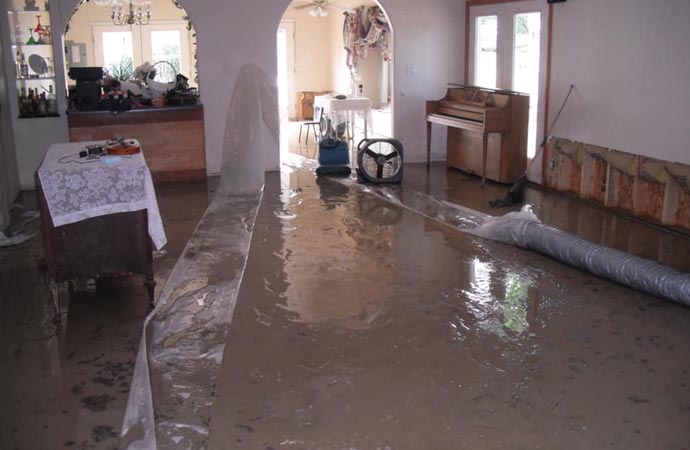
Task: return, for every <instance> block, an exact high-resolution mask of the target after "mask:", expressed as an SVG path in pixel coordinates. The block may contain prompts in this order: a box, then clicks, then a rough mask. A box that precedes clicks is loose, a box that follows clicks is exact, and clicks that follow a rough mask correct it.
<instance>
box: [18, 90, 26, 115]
mask: <svg viewBox="0 0 690 450" xmlns="http://www.w3.org/2000/svg"><path fill="white" fill-rule="evenodd" d="M24 101H26V88H21V89H20V91H19V109H20V110H21V108H22V106H23V105H24Z"/></svg>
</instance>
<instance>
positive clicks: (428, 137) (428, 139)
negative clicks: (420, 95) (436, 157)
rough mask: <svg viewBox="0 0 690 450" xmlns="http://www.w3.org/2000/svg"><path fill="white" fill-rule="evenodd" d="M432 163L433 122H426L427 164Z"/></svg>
mask: <svg viewBox="0 0 690 450" xmlns="http://www.w3.org/2000/svg"><path fill="white" fill-rule="evenodd" d="M430 163H431V122H429V121H427V123H426V166H427V167H429V164H430Z"/></svg>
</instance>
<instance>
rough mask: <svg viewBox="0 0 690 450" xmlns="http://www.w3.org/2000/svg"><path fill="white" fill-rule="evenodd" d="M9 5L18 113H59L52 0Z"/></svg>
mask: <svg viewBox="0 0 690 450" xmlns="http://www.w3.org/2000/svg"><path fill="white" fill-rule="evenodd" d="M7 6H8V10H7V21H8V25H9V27H8V28H9V35H10V39H9V41H10V43H11V44H10V49H11V51H10V55H11V56H12V58H13V60H14V65H13V67H14V79H15V80H16V83H15V88H16V92H15V95H16V97H17V99H18V103H17V109H18V114H17V115H18V116H19V117H20V118H42V117H51V116H52V117H55V116H58V107H57V87H56V78H55V59H54V54H53V29H52V25H51V21H50V3H49V0H11V1H9V2H8V5H7Z"/></svg>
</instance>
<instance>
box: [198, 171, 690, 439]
mask: <svg viewBox="0 0 690 450" xmlns="http://www.w3.org/2000/svg"><path fill="white" fill-rule="evenodd" d="M689 349H690V310H689V309H688V308H685V307H682V306H678V305H675V304H671V303H669V302H667V301H664V300H660V299H657V298H654V297H651V296H648V295H645V294H641V293H638V292H635V291H632V290H630V289H627V288H625V287H622V286H619V285H616V284H612V283H610V282H607V281H604V280H601V279H598V278H595V277H592V276H590V275H587V274H585V273H583V272H581V271H578V270H575V269H572V268H569V267H567V266H564V265H562V264H559V263H556V262H554V261H551V260H549V259H547V258H545V257H542V256H539V255H536V254H534V253H530V252H527V251H523V250H520V249H515V248H511V247H507V246H504V245H501V244H495V243H489V242H485V241H481V240H479V239H475V238H471V237H469V236H466V235H463V234H461V233H459V232H457V231H456V230H451V229H448V228H446V227H444V226H441V225H439V224H438V223H437V222H434V221H432V220H429V219H424V218H423V217H421V216H419V215H416V214H414V213H411V212H409V211H403V210H401V209H398V208H397V207H395V206H392V205H391V204H389V203H386V202H384V201H381V200H378V199H375V198H372V197H371V196H367V195H366V194H364V193H362V192H358V191H356V190H352V191H351V190H348V189H347V188H344V187H343V186H341V185H338V184H335V183H332V182H326V183H319V184H317V183H316V182H315V180H314V178H313V176H311V175H310V174H304V173H298V172H293V173H291V174H283V178H282V180H279V179H278V175H273V176H269V178H268V180H267V187H266V191H265V195H264V200H263V204H262V206H261V208H260V211H259V215H258V218H257V223H256V226H255V231H254V237H253V241H252V247H251V249H250V254H249V259H248V265H247V269H246V272H245V278H244V281H243V283H242V286H241V290H240V294H239V298H238V303H237V307H236V309H235V313H234V319H233V323H232V325H231V329H230V333H229V337H228V341H227V347H226V350H225V358H224V362H223V367H222V369H221V374H220V376H219V382H218V386H217V398H216V400H215V403H214V406H213V412H212V416H211V417H212V418H211V434H210V448H211V449H231V448H232V449H283V448H287V449H305V450H306V449H321V450H326V449H334V450H335V449H337V450H346V449H348V450H349V449H457V448H468V449H484V448H486V449H497V448H506V449H522V448H525V449H526V448H543V449H552V448H567V449H592V448H626V449H632V448H635V449H638V448H639V449H650V448H659V449H661V448H664V449H682V448H688V445H690V444H689V443H690V426H688V425H689V424H690V376H689V371H690V359H688V358H687V355H688V350H689Z"/></svg>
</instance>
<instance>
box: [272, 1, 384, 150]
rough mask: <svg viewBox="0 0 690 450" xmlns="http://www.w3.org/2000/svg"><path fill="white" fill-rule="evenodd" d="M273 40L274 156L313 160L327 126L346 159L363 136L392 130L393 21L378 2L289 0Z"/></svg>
mask: <svg viewBox="0 0 690 450" xmlns="http://www.w3.org/2000/svg"><path fill="white" fill-rule="evenodd" d="M276 44H277V64H278V71H277V72H278V88H279V96H280V99H281V111H280V112H281V114H280V116H281V145H280V147H281V160H285V157H286V156H287V155H288V154H289V153H293V154H299V155H301V156H306V157H309V158H315V157H316V156H317V153H318V136H319V135H320V134H322V133H325V132H326V130H327V129H329V128H330V129H331V130H332V131H334V132H335V133H337V134H338V136H339V137H340V138H341V139H347V140H348V142H349V144H350V148H351V150H352V153H351V156H352V158H351V159H352V160H355V158H354V156H355V155H354V150H355V149H356V147H357V144H358V143H359V141H360V140H361V139H363V138H364V137H365V135H366V136H367V137H369V138H372V137H392V136H393V92H394V90H393V82H394V80H393V73H394V70H393V61H394V52H393V26H392V24H391V22H390V20H389V16H388V14H386V12H385V10H384V9H383V7H382V6H381V4H380V3H378V2H377V1H375V0H334V1H327V2H324V1H321V0H316V1H308V0H295V1H293V2H292V3H291V4H290V5H289V6H288V8H287V9H286V11H285V13H284V15H283V17H282V20H281V22H280V25H279V26H278V30H277V37H276ZM336 95H344V96H346V97H347V99H346V101H342V102H338V101H337V99H335V100H334V99H333V97H335V96H336ZM350 100H351V101H350ZM319 109H321V113H322V117H318V115H319ZM315 113H316V117H315ZM319 119H321V120H319ZM328 121H330V123H331V124H332V126H331V127H328V126H327V124H328ZM310 122H318V123H316V124H314V125H307V124H308V123H310ZM333 125H335V126H333ZM300 129H301V133H300ZM315 131H316V135H317V136H316V137H315V135H314V132H315Z"/></svg>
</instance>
